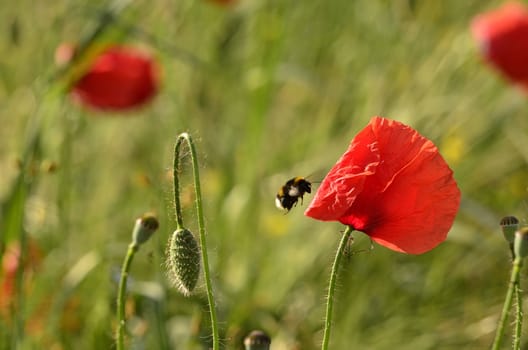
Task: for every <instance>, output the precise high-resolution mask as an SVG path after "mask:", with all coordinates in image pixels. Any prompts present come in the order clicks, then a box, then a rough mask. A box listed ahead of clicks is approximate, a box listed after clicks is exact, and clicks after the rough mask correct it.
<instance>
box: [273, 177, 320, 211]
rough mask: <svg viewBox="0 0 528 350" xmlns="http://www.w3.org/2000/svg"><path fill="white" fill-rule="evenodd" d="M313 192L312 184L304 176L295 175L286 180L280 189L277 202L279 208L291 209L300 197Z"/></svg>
mask: <svg viewBox="0 0 528 350" xmlns="http://www.w3.org/2000/svg"><path fill="white" fill-rule="evenodd" d="M311 192H312V184H311V183H310V182H309V181H307V180H306V179H305V178H304V177H300V176H297V177H294V178H293V179H290V180H288V181H287V182H286V184H285V185H284V186H282V187H281V188H280V189H279V192H278V193H277V198H276V199H275V204H276V205H277V207H278V208H279V209H286V210H287V211H290V210H291V208H293V206H294V205H296V204H297V202H298V201H299V199H301V203H302V199H303V196H304V194H305V193H311Z"/></svg>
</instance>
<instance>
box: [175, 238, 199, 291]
mask: <svg viewBox="0 0 528 350" xmlns="http://www.w3.org/2000/svg"><path fill="white" fill-rule="evenodd" d="M167 269H168V270H169V271H168V275H169V278H170V279H171V282H172V283H173V284H174V286H175V287H176V288H178V290H179V291H180V292H181V293H182V294H183V295H185V296H188V295H191V294H192V292H193V290H194V287H196V283H197V282H198V277H199V276H200V249H199V247H198V242H196V239H195V238H194V235H193V234H192V232H191V231H189V230H187V229H177V230H176V231H174V233H173V234H172V237H171V238H170V240H169V245H168V252H167Z"/></svg>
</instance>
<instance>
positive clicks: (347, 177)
mask: <svg viewBox="0 0 528 350" xmlns="http://www.w3.org/2000/svg"><path fill="white" fill-rule="evenodd" d="M379 162H380V155H379V150H378V145H377V142H376V140H375V138H374V134H373V132H372V130H371V129H370V128H368V127H367V128H365V129H363V131H361V132H360V133H359V134H358V135H357V136H356V137H355V138H354V139H353V140H352V142H351V143H350V146H349V148H348V150H347V151H346V152H345V154H343V156H342V157H341V159H339V160H338V161H337V163H336V164H335V165H334V167H333V168H332V169H331V170H330V172H329V173H328V175H327V176H326V177H325V178H324V180H323V181H322V182H321V185H320V186H319V189H318V191H317V192H316V194H315V196H314V198H313V200H312V202H311V203H310V205H309V206H308V208H307V209H306V211H305V213H304V214H305V215H307V216H309V217H312V218H314V219H317V220H322V221H337V220H339V218H341V217H342V216H343V215H344V214H345V213H346V212H347V211H348V210H349V209H350V207H351V206H352V205H353V204H354V201H355V199H356V197H357V196H358V195H359V194H360V193H361V191H362V190H363V185H364V183H365V179H366V178H367V177H368V176H370V175H373V174H375V172H376V167H377V166H378V164H379Z"/></svg>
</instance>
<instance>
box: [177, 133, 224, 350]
mask: <svg viewBox="0 0 528 350" xmlns="http://www.w3.org/2000/svg"><path fill="white" fill-rule="evenodd" d="M183 141H186V142H187V145H188V147H189V150H190V153H191V161H192V168H193V180H194V193H195V197H196V199H195V204H196V213H197V216H198V230H199V235H200V250H201V255H202V265H203V269H204V280H205V287H206V292H207V301H208V303H209V313H210V315H211V330H212V333H213V350H218V349H219V348H220V341H219V337H218V321H217V316H216V308H215V301H214V296H213V287H212V282H211V273H210V272H209V258H208V255H207V241H206V234H205V220H204V213H203V205H202V192H201V187H200V173H199V167H198V158H197V156H196V148H195V147H194V142H193V140H192V138H191V135H189V134H188V133H186V132H184V133H182V134H180V135H179V136H178V139H177V141H176V146H174V168H173V174H174V203H175V206H176V225H177V228H178V229H183V216H182V210H181V203H180V189H179V180H178V178H179V169H180V147H181V144H182V142H183Z"/></svg>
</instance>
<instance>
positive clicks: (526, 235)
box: [514, 227, 528, 259]
mask: <svg viewBox="0 0 528 350" xmlns="http://www.w3.org/2000/svg"><path fill="white" fill-rule="evenodd" d="M514 251H515V256H516V257H519V258H521V259H522V258H525V257H526V256H528V227H523V228H522V229H520V230H518V231H517V232H515V243H514Z"/></svg>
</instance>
